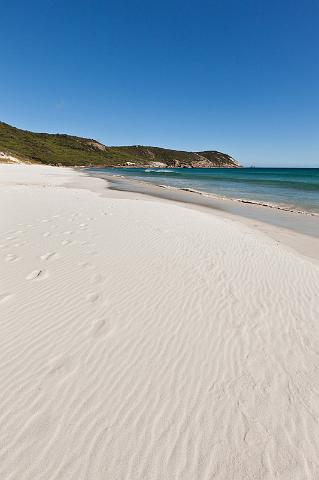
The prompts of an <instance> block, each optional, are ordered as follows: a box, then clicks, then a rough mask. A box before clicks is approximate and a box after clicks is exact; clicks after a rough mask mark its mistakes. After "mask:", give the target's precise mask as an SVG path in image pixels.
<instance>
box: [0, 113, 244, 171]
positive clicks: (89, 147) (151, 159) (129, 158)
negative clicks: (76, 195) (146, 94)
mask: <svg viewBox="0 0 319 480" xmlns="http://www.w3.org/2000/svg"><path fill="white" fill-rule="evenodd" d="M1 152H2V153H3V154H5V155H1ZM6 156H12V157H16V158H18V159H19V160H22V161H26V162H32V163H44V164H50V165H65V166H108V167H115V166H128V165H129V166H137V167H138V166H143V167H148V166H160V167H239V164H238V162H237V161H236V160H234V159H233V158H232V157H230V156H229V155H226V154H225V153H221V152H217V151H205V152H184V151H179V150H170V149H166V148H159V147H145V146H142V145H136V146H124V147H108V146H106V145H103V144H101V143H99V142H97V141H96V140H94V139H90V138H83V137H75V136H72V135H64V134H50V133H34V132H29V131H27V130H20V129H19V128H15V127H12V126H11V125H8V124H6V123H4V122H0V161H1V157H2V159H5V158H6ZM157 164H158V165H157Z"/></svg>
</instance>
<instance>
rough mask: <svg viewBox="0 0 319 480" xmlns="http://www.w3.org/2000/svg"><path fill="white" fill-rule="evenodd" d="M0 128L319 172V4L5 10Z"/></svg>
mask: <svg viewBox="0 0 319 480" xmlns="http://www.w3.org/2000/svg"><path fill="white" fill-rule="evenodd" d="M0 11H1V15H0V19H1V44H0V52H1V74H0V120H2V121H5V122H7V123H10V124H13V125H15V126H17V127H19V128H24V129H28V130H34V131H48V132H64V133H70V134H76V135H83V136H86V137H92V138H96V139H98V140H100V141H102V142H103V143H105V144H107V145H131V144H144V145H157V146H163V147H172V148H179V149H185V150H186V149H188V150H204V149H217V150H221V151H223V152H226V153H229V154H231V155H233V156H234V157H235V158H237V159H239V160H240V162H241V163H242V164H244V165H250V164H252V163H253V164H255V165H256V166H268V165H269V166H317V167H319V54H318V51H319V48H318V47H319V2H318V0H313V1H312V0H298V1H296V0H211V1H200V0H199V1H195V0H192V1H189V0H158V1H154V0H149V1H145V0H131V1H129V0H127V1H123V0H122V1H120V0H113V1H112V2H111V1H102V0H99V1H98V0H93V1H89V0H86V1H84V0H77V1H71V0H41V1H39V0H31V1H30V2H28V1H25V0H23V1H21V0H20V1H16V0H10V1H9V2H1V9H0Z"/></svg>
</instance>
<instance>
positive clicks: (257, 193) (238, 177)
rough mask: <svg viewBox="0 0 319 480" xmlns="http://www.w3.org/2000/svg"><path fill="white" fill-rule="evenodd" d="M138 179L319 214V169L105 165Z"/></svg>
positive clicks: (110, 172) (113, 172) (109, 172)
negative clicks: (130, 166)
mask: <svg viewBox="0 0 319 480" xmlns="http://www.w3.org/2000/svg"><path fill="white" fill-rule="evenodd" d="M94 170H95V171H99V172H101V173H102V172H104V173H108V174H116V175H123V176H126V177H131V178H134V179H137V180H143V181H147V182H151V183H153V184H157V185H165V186H168V187H175V188H181V189H191V190H196V191H199V192H206V193H210V194H214V195H218V196H222V197H227V198H232V199H240V200H244V201H251V202H256V203H265V204H269V205H272V206H278V207H281V208H284V209H291V210H297V211H304V212H307V213H313V214H319V168H105V169H94Z"/></svg>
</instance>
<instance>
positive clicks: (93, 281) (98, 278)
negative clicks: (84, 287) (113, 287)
mask: <svg viewBox="0 0 319 480" xmlns="http://www.w3.org/2000/svg"><path fill="white" fill-rule="evenodd" d="M102 281H103V277H102V275H101V274H100V273H97V274H96V275H93V277H92V278H91V280H90V283H91V285H96V284H97V283H101V282H102Z"/></svg>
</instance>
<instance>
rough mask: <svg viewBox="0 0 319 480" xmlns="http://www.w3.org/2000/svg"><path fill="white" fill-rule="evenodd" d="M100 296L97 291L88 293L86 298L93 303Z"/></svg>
mask: <svg viewBox="0 0 319 480" xmlns="http://www.w3.org/2000/svg"><path fill="white" fill-rule="evenodd" d="M99 298H100V294H99V293H89V294H88V295H87V296H86V299H87V300H88V301H89V302H92V303H95V302H97V301H98V300H99Z"/></svg>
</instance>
